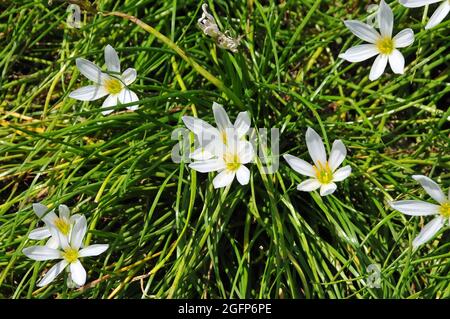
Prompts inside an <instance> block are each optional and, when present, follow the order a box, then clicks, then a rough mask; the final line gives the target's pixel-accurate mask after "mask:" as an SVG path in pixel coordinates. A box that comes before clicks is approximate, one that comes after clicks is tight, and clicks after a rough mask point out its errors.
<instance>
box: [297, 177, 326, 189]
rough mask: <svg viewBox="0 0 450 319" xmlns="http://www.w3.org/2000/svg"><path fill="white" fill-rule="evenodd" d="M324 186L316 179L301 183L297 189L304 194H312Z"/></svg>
mask: <svg viewBox="0 0 450 319" xmlns="http://www.w3.org/2000/svg"><path fill="white" fill-rule="evenodd" d="M321 185H322V184H321V183H320V182H319V181H318V180H317V179H315V178H310V179H307V180H306V181H303V182H301V183H300V184H299V185H298V186H297V189H298V190H299V191H302V192H312V191H315V190H316V189H318V188H319V187H320V186H321Z"/></svg>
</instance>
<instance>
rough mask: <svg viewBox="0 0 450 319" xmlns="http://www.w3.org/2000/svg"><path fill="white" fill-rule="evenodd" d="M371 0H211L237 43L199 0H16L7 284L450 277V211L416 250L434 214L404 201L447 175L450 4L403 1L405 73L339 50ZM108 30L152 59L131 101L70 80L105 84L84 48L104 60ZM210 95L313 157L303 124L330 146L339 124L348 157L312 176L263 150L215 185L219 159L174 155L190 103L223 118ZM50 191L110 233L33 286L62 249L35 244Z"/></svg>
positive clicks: (347, 292)
mask: <svg viewBox="0 0 450 319" xmlns="http://www.w3.org/2000/svg"><path fill="white" fill-rule="evenodd" d="M74 2H79V3H82V2H85V1H74ZM369 2H370V3H373V1H367V2H366V1H357V0H352V1H343V0H339V1H331V0H322V1H321V0H302V1H298V0H285V1H274V0H264V1H263V0H247V1H245V0H241V1H225V0H215V1H212V0H211V1H207V2H206V3H208V5H209V10H210V12H211V13H212V14H213V15H214V17H215V19H216V21H217V23H218V25H219V27H220V28H221V30H223V31H225V30H229V33H227V34H229V35H230V36H231V37H233V38H237V37H238V36H243V37H242V39H241V42H240V46H239V48H238V52H236V53H233V52H231V51H230V50H226V49H223V48H220V47H219V46H218V45H217V43H215V41H214V40H213V39H212V38H211V37H208V36H206V35H204V34H203V32H202V31H201V30H200V29H199V28H198V26H197V20H198V18H199V17H200V15H201V12H202V9H201V5H202V2H201V1H180V0H167V1H166V0H165V1H152V0H120V1H106V0H99V1H95V3H94V4H93V5H92V8H88V7H85V9H89V10H83V11H82V15H81V17H82V21H81V22H82V26H81V28H70V27H69V26H68V25H67V22H66V21H67V17H68V13H67V12H66V9H67V7H68V3H67V2H64V1H56V0H55V1H53V2H52V3H49V2H48V1H47V0H23V1H22V0H20V1H19V0H3V1H0V297H2V298H445V297H447V298H448V297H450V277H449V273H450V263H449V262H448V261H449V258H450V252H449V250H450V242H449V233H448V226H446V227H444V228H442V230H441V231H440V232H439V233H438V234H437V235H436V236H435V237H434V238H433V239H432V240H430V241H429V242H428V243H426V244H424V245H423V246H421V247H420V248H419V249H417V250H413V249H412V247H411V243H412V241H413V239H414V238H415V237H416V236H417V234H418V233H419V232H420V230H421V228H422V227H423V225H424V224H426V223H427V222H428V221H429V220H430V217H426V216H425V217H410V216H406V215H403V214H402V213H400V212H398V211H395V210H393V209H391V208H390V207H389V205H388V202H389V201H392V200H401V199H424V200H428V201H431V200H430V197H429V196H428V195H427V194H426V193H425V192H424V191H423V189H422V188H421V187H420V185H419V184H418V183H417V182H416V181H415V180H414V179H412V178H411V176H412V175H414V174H422V175H426V176H429V177H431V178H433V179H434V180H435V181H436V182H437V183H438V184H440V186H441V187H442V189H443V190H444V191H445V192H447V189H448V187H449V183H448V180H449V167H450V164H449V159H450V156H449V134H450V130H449V126H448V123H449V116H450V108H449V105H450V100H449V95H448V93H449V91H450V83H449V66H450V63H449V61H450V52H449V43H450V36H449V32H448V31H449V26H450V21H449V19H448V18H447V19H446V20H444V21H443V22H442V23H441V24H439V25H438V26H436V27H434V28H432V29H430V30H425V29H424V26H425V24H426V21H427V19H428V17H429V16H430V12H432V10H434V5H433V7H430V8H429V9H426V8H421V9H414V10H412V9H408V8H405V7H403V6H402V5H401V4H400V3H398V2H397V1H389V2H388V4H389V5H390V7H391V8H392V10H393V12H394V16H395V24H394V33H396V32H398V31H400V30H402V29H405V28H412V29H413V30H414V33H415V41H414V43H413V44H412V45H410V46H409V47H406V48H403V49H401V51H402V54H403V55H404V56H405V60H406V64H405V66H406V68H405V73H404V74H403V75H397V74H393V72H392V71H391V70H390V68H389V67H388V68H387V69H386V72H385V73H384V74H383V75H382V76H381V77H380V78H379V79H378V80H376V81H373V82H371V81H370V80H369V78H368V75H369V70H370V67H371V65H372V59H370V60H368V61H364V62H360V63H349V62H346V61H344V60H342V59H340V58H338V55H339V54H340V53H342V52H344V51H345V50H346V49H348V48H350V47H352V46H355V45H357V44H360V43H362V42H361V41H360V40H359V39H358V38H357V37H355V36H353V35H352V34H351V32H350V31H349V30H348V29H347V28H346V27H345V25H344V23H343V21H344V20H349V19H354V20H360V21H365V20H366V18H367V16H368V15H369V13H367V10H366V9H367V8H366V6H367V5H368V4H369ZM90 9H92V10H90ZM97 10H98V12H96V11H97ZM111 12H116V14H113V15H111V14H109V13H111ZM130 16H133V17H136V18H138V19H140V21H142V22H143V23H145V24H143V23H141V22H140V21H136V20H135V19H133V18H132V17H130ZM108 44H110V45H111V46H113V47H114V48H115V49H116V50H117V52H118V54H119V56H120V58H121V64H122V68H123V69H125V68H127V67H132V68H135V69H136V70H137V74H138V77H137V80H136V82H135V83H134V84H133V85H132V89H133V91H134V92H136V93H137V95H138V96H139V98H140V106H139V109H138V110H136V111H134V112H131V111H127V110H126V108H125V107H122V106H117V107H116V108H115V109H114V112H113V113H111V114H109V115H107V116H104V115H102V113H101V111H102V109H101V103H102V102H101V100H99V101H93V102H81V101H77V100H75V99H71V98H69V97H68V95H69V93H70V92H72V91H74V90H75V89H77V88H80V87H82V86H85V85H88V84H91V83H90V82H89V81H88V80H87V79H86V78H85V77H83V76H82V75H81V74H80V73H79V71H78V69H77V68H76V64H75V60H76V58H80V57H83V58H85V59H87V60H90V61H94V62H95V63H97V64H98V65H99V66H102V65H103V63H104V58H103V50H104V48H105V46H107V45H108ZM213 102H217V103H220V104H222V105H224V108H225V109H226V111H227V112H228V114H229V115H230V117H231V120H232V121H234V119H235V118H236V116H237V114H238V113H239V112H242V111H248V112H249V114H250V117H251V120H252V126H253V127H258V128H260V127H261V128H272V127H276V128H279V129H280V144H279V148H280V154H286V153H289V154H293V155H295V156H298V157H300V158H303V159H304V160H306V161H309V162H310V158H309V155H308V151H307V147H306V144H305V133H306V129H307V127H311V128H313V129H314V130H315V131H317V132H318V133H319V134H320V135H321V136H322V137H323V139H324V142H325V145H326V148H327V152H329V151H330V147H331V144H332V142H333V141H334V140H336V139H340V140H342V142H343V143H344V144H345V146H346V148H347V150H348V155H347V158H346V161H345V165H350V166H351V167H352V174H351V176H350V177H349V178H347V179H346V180H345V181H343V182H340V183H339V186H338V188H337V190H336V192H334V193H333V194H332V195H329V196H324V197H321V196H320V195H319V193H318V192H317V191H315V192H311V193H307V192H300V191H298V190H297V189H296V187H297V185H298V184H299V183H300V182H302V181H303V180H305V178H304V177H303V176H301V175H299V174H297V173H296V172H295V171H293V170H292V169H291V168H290V167H289V166H288V165H287V164H286V162H285V161H284V160H283V159H282V158H281V157H280V167H279V169H278V170H277V171H276V172H275V173H273V174H262V164H261V163H260V162H256V163H255V164H253V165H248V168H249V169H250V171H251V177H250V182H249V184H248V185H246V186H241V185H240V184H238V183H237V182H236V181H234V182H233V184H232V185H231V186H230V187H227V188H224V189H214V187H213V184H212V179H213V178H214V176H215V174H213V173H211V174H200V173H198V172H195V171H194V170H191V169H189V167H188V165H187V163H180V164H177V163H174V162H173V161H172V160H171V151H172V148H173V147H174V145H175V144H177V143H178V141H177V140H176V139H173V138H172V132H173V130H174V129H175V128H177V127H184V125H183V122H182V116H185V115H188V116H198V117H199V118H202V119H204V120H206V121H208V122H210V123H214V119H213V115H212V110H211V106H212V104H213ZM37 202H41V203H42V204H45V205H47V206H49V207H57V206H58V205H59V204H65V205H67V206H68V207H70V208H71V210H72V211H73V213H79V214H83V215H85V216H86V219H87V221H88V234H87V237H86V241H85V243H84V245H85V246H87V245H89V244H93V243H107V244H109V249H108V250H107V251H106V252H104V253H103V254H102V255H99V256H98V257H91V258H87V259H84V260H83V265H84V266H85V268H86V270H87V282H86V285H85V286H83V287H81V288H77V289H70V288H68V287H67V285H66V277H67V273H65V272H63V274H62V275H60V276H59V277H58V278H57V279H56V280H55V281H53V282H52V283H51V284H50V285H48V286H45V287H37V283H38V281H39V280H40V278H42V275H43V274H44V273H45V272H46V271H47V270H48V269H49V268H50V267H51V265H52V263H50V262H36V261H33V260H31V259H28V258H26V256H24V254H23V253H22V250H23V249H24V248H26V247H28V246H31V245H35V244H36V242H35V241H32V240H30V239H28V234H29V233H30V231H32V230H33V229H35V228H36V227H38V226H42V223H41V222H40V221H39V219H38V218H37V216H36V215H35V214H34V213H33V210H32V204H33V203H37ZM44 243H45V241H42V244H44ZM374 264H378V265H379V269H380V271H381V273H380V276H381V277H380V287H379V288H377V287H374V285H370V283H371V281H372V279H374V277H373V276H376V275H377V269H378V268H377V267H378V266H375V267H374ZM371 265H372V266H371Z"/></svg>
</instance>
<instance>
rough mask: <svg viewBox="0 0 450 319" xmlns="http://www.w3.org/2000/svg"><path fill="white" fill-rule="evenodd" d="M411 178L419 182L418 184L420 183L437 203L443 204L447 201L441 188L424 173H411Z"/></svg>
mask: <svg viewBox="0 0 450 319" xmlns="http://www.w3.org/2000/svg"><path fill="white" fill-rule="evenodd" d="M412 178H414V179H415V180H416V181H417V182H419V183H420V185H422V187H423V189H425V191H426V192H427V193H428V195H430V196H431V198H433V199H434V200H435V201H437V202H438V203H439V204H443V203H444V202H446V201H447V198H445V195H444V192H443V191H442V189H441V188H440V187H439V185H438V184H436V183H435V182H434V181H433V180H432V179H430V178H428V177H426V176H424V175H413V176H412Z"/></svg>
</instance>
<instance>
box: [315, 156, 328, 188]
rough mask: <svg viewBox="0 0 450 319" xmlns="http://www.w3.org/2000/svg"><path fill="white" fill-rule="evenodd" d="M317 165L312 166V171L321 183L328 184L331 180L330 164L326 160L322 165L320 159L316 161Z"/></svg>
mask: <svg viewBox="0 0 450 319" xmlns="http://www.w3.org/2000/svg"><path fill="white" fill-rule="evenodd" d="M318 164H319V167H317V166H315V165H314V166H313V169H314V172H315V173H316V177H317V179H318V180H319V182H320V183H321V184H329V183H331V182H332V181H333V172H332V171H331V168H330V165H329V164H328V162H326V163H325V165H323V164H322V163H321V162H320V161H318Z"/></svg>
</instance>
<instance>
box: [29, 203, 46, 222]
mask: <svg viewBox="0 0 450 319" xmlns="http://www.w3.org/2000/svg"><path fill="white" fill-rule="evenodd" d="M47 210H48V208H47V206H45V205H42V204H41V203H34V204H33V211H34V213H35V214H36V215H37V217H39V218H42V216H44V214H45V213H46V212H47Z"/></svg>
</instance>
